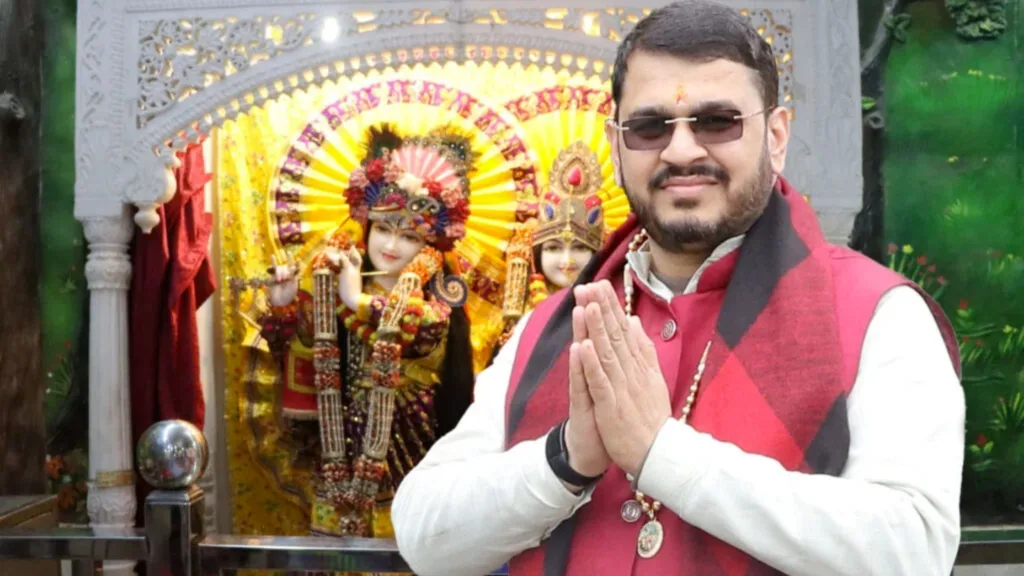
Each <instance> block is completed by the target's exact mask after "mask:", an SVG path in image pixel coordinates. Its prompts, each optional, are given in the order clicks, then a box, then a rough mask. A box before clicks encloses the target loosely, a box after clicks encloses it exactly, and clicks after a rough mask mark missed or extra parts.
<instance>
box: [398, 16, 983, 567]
mask: <svg viewBox="0 0 1024 576" xmlns="http://www.w3.org/2000/svg"><path fill="white" fill-rule="evenodd" d="M612 90H613V96H614V99H615V104H616V116H615V122H614V123H612V124H610V125H609V127H608V138H609V139H610V141H611V144H612V148H613V150H614V152H613V158H614V163H615V167H616V172H617V174H618V178H619V183H620V185H622V186H623V187H624V188H625V190H626V192H627V194H628V196H629V199H630V202H631V205H632V207H633V211H634V213H635V217H634V218H631V219H630V220H629V221H628V222H627V223H626V224H625V225H623V227H622V228H621V229H619V230H618V231H617V232H616V233H615V234H614V235H613V236H612V238H610V239H609V241H608V244H607V246H606V247H605V249H604V250H603V251H602V252H601V253H600V254H599V255H598V256H597V257H595V258H594V260H593V262H592V263H591V265H590V266H588V267H587V269H586V270H585V271H584V273H583V274H582V275H581V277H580V279H579V280H578V281H577V285H576V287H575V288H574V290H573V291H572V292H568V291H567V292H563V293H560V294H558V295H554V296H552V297H551V298H549V299H548V300H547V301H545V302H544V303H542V304H541V305H540V306H539V307H538V308H537V309H536V310H534V311H533V313H532V314H531V315H530V316H529V317H528V318H524V319H523V320H522V321H521V323H520V326H519V327H518V328H517V331H516V334H515V335H514V336H513V338H512V339H511V340H510V341H509V343H508V344H507V345H506V346H505V348H504V349H503V351H502V353H501V354H500V355H499V357H498V358H497V360H496V362H495V363H494V365H493V366H492V367H491V368H490V369H488V370H487V371H485V372H483V373H481V374H480V376H479V379H478V383H477V386H476V398H475V403H474V404H473V405H472V406H471V407H470V409H469V411H468V412H467V413H466V415H465V416H464V417H463V419H462V421H461V422H460V423H459V425H458V427H456V429H455V430H454V431H453V432H452V433H450V434H449V435H448V436H446V437H445V438H443V439H441V440H440V441H439V442H438V443H437V444H435V445H434V447H433V448H432V449H431V450H430V452H429V454H427V456H426V458H425V459H424V460H423V461H422V462H421V464H420V465H419V466H418V467H417V468H416V469H415V470H414V471H413V472H412V473H411V474H410V475H409V476H407V477H406V479H405V482H404V483H403V484H402V486H401V487H400V489H399V491H398V494H397V496H396V499H395V502H394V507H393V509H392V514H393V521H394V525H395V532H396V538H397V540H398V544H399V548H400V550H401V551H402V554H403V555H404V557H405V558H406V559H407V561H408V562H409V563H410V565H411V566H412V568H413V569H414V570H415V571H416V572H417V573H418V574H421V575H431V574H448V575H467V576H468V575H479V574H484V573H486V572H488V571H490V570H493V569H494V568H496V567H498V566H500V565H502V564H503V563H505V562H507V561H509V562H510V571H511V574H512V575H513V576H521V575H531V576H532V575H545V576H549V575H556V574H557V575H561V574H568V575H573V576H575V575H592V574H614V575H619V574H643V575H648V574H650V575H655V574H656V575H671V574H680V575H682V574H687V575H688V574H693V575H701V576H703V575H714V574H725V575H733V574H735V575H751V574H777V573H780V572H781V573H786V574H794V575H797V574H800V575H815V576H819V575H825V574H829V575H831V574H851V575H854V574H855V575H859V576H863V575H869V574H885V575H891V574H913V575H924V574H941V575H946V574H949V573H950V571H951V569H952V565H953V560H954V557H955V554H956V550H957V545H958V541H959V512H958V504H959V502H958V501H959V493H960V469H961V466H962V458H963V456H962V454H963V436H964V400H963V394H962V391H961V388H960V386H959V377H958V374H959V358H958V355H957V348H956V344H955V338H954V335H953V332H952V329H951V328H950V326H949V323H948V322H947V320H946V319H945V317H944V316H943V315H942V313H941V311H940V310H939V309H938V307H937V305H935V303H934V302H932V301H931V300H930V299H929V298H928V297H927V296H926V295H925V294H923V293H921V292H920V291H919V290H918V289H917V288H916V287H915V286H914V285H913V284H911V283H910V282H908V281H906V280H905V279H903V278H902V277H900V276H897V275H895V274H893V273H891V272H890V271H889V270H888V269H886V268H884V267H882V266H879V265H877V264H875V263H873V262H871V261H870V260H868V259H867V258H865V257H863V256H861V255H859V254H856V253H854V252H852V251H849V250H847V249H844V248H839V247H835V246H830V245H828V244H827V243H826V242H825V241H824V239H823V236H822V233H821V231H820V229H819V227H818V225H817V222H816V219H815V217H814V214H813V212H812V210H811V209H810V207H809V206H808V205H807V203H806V202H805V201H804V200H803V199H802V198H801V196H800V195H799V194H798V193H797V192H796V191H794V190H793V189H792V188H791V187H790V186H789V184H788V183H787V182H786V181H785V180H784V179H783V178H782V177H781V173H782V170H783V167H784V164H785V158H786V145H787V142H788V138H789V121H788V116H787V112H786V111H785V110H784V109H782V108H779V107H778V106H777V104H778V103H777V91H778V76H777V70H776V65H775V62H774V59H773V57H772V53H771V50H770V48H769V47H768V46H767V45H766V44H765V43H764V42H763V41H762V40H761V39H760V38H759V37H758V35H757V34H756V32H755V31H754V30H752V29H751V28H750V26H749V24H748V23H747V20H746V19H745V18H743V17H742V16H740V15H739V14H738V13H737V12H736V11H734V10H732V9H730V8H726V7H722V6H718V5H715V4H710V3H707V2H701V1H692V2H685V3H677V4H673V5H670V6H667V7H665V8H662V9H659V10H656V11H654V12H652V13H651V14H650V15H649V16H648V17H647V18H645V19H644V20H642V21H641V22H639V23H638V24H637V26H636V28H635V29H634V30H633V31H632V32H631V33H630V34H629V36H627V37H626V39H625V40H624V41H623V43H622V46H621V47H620V49H619V55H618V59H617V61H616V65H615V70H614V74H613V76H612Z"/></svg>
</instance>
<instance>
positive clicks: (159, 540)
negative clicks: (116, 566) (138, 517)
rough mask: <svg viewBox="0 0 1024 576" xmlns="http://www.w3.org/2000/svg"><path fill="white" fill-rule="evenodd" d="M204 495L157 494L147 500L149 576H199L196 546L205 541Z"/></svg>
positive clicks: (192, 491)
mask: <svg viewBox="0 0 1024 576" xmlns="http://www.w3.org/2000/svg"><path fill="white" fill-rule="evenodd" d="M204 511H205V508H204V505H203V491H202V489H201V488H199V487H198V486H194V485H193V486H190V487H188V488H185V489H184V490H157V491H154V492H152V493H150V495H149V497H148V498H146V510H145V520H146V539H147V540H148V541H149V545H150V549H149V559H148V560H147V563H146V573H147V574H148V575H149V576H167V575H169V574H173V575H174V576H199V575H200V572H199V554H198V553H195V551H196V546H195V545H197V544H198V543H199V541H200V540H202V538H203V514H204Z"/></svg>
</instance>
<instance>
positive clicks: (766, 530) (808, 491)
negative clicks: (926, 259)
mask: <svg viewBox="0 0 1024 576" xmlns="http://www.w3.org/2000/svg"><path fill="white" fill-rule="evenodd" d="M848 414H849V425H850V452H849V459H848V461H847V464H846V467H845V469H844V470H843V473H842V475H841V476H840V477H832V476H825V475H810V474H803V473H799V472H790V471H787V470H785V469H784V468H783V467H782V465H780V464H779V463H778V462H777V461H775V460H773V459H771V458H767V457H764V456H759V455H752V454H748V453H745V452H743V451H741V450H740V449H739V448H737V447H736V446H734V445H732V444H727V443H724V442H719V441H717V440H715V439H714V438H712V437H711V436H709V435H707V434H701V433H698V432H697V431H695V430H694V429H693V428H691V427H689V426H686V425H685V424H682V423H680V422H678V421H670V422H669V423H668V424H666V425H665V427H664V428H663V429H662V430H661V431H660V433H659V435H658V437H657V438H656V440H655V442H654V445H653V447H652V449H651V453H650V455H649V456H648V459H647V462H646V463H645V465H644V469H643V471H642V473H641V477H640V480H639V484H640V489H641V490H642V491H643V492H645V493H647V494H650V495H651V497H653V498H658V499H660V500H661V502H662V503H663V504H665V505H666V506H667V507H668V508H669V509H671V510H672V511H674V512H675V513H677V514H678V515H679V516H680V517H681V518H683V519H684V520H685V521H687V522H689V523H690V524H692V525H694V526H696V527H698V528H700V529H702V530H704V531H706V532H708V533H710V534H712V535H713V536H715V537H717V538H719V539H721V540H724V541H726V542H728V543H729V544H732V545H733V546H735V547H737V548H739V549H741V550H743V551H745V552H747V553H748V554H750V555H751V556H753V557H755V558H757V559H759V560H761V561H762V562H765V563H766V564H768V565H770V566H772V567H774V568H776V569H778V570H780V571H782V572H785V573H787V574H792V575H794V576H801V575H807V576H811V575H815V576H817V575H820V574H835V575H851V576H852V575H856V576H870V575H885V576H890V575H913V576H925V575H936V576H948V575H949V574H950V572H951V571H952V569H953V562H954V560H955V557H956V552H957V547H958V545H959V540H960V511H959V500H960V482H961V480H960V475H961V467H962V465H963V453H964V396H963V391H962V389H961V387H960V382H959V380H958V378H957V376H956V373H955V371H954V370H953V365H952V363H951V361H950V359H949V355H948V353H947V352H946V347H945V345H944V343H943V340H942V337H941V335H940V333H939V330H938V327H937V325H936V323H935V320H934V318H933V317H932V315H931V312H930V311H929V310H928V307H927V305H926V304H925V302H924V300H923V299H922V298H921V297H920V296H919V295H918V294H917V293H916V292H915V291H914V290H913V289H912V288H909V287H898V288H895V289H893V290H891V291H889V292H888V293H887V294H886V295H885V296H884V297H883V298H882V300H881V301H880V303H879V305H878V308H877V309H876V311H875V315H874V317H873V318H872V320H871V323H870V325H869V327H868V331H867V334H866V337H865V341H864V345H863V350H862V354H861V361H860V366H859V372H858V375H857V379H856V382H855V385H854V388H853V390H852V391H851V394H850V396H849V398H848Z"/></svg>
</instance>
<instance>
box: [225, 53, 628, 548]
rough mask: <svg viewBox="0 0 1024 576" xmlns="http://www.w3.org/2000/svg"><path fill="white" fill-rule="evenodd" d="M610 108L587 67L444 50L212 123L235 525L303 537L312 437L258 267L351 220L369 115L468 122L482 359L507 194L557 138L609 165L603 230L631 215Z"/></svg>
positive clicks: (494, 327) (521, 192) (543, 175)
mask: <svg viewBox="0 0 1024 576" xmlns="http://www.w3.org/2000/svg"><path fill="white" fill-rule="evenodd" d="M329 111H333V112H331V114H334V113H337V114H335V115H334V116H330V115H329V114H328V112H329ZM610 112H611V97H610V94H609V92H608V88H607V86H605V85H604V84H603V83H601V82H600V81H599V80H598V79H596V78H582V77H574V76H572V75H570V74H569V73H568V72H564V71H555V70H553V69H551V68H538V67H537V66H535V65H530V66H526V67H524V66H522V65H520V64H514V65H506V64H498V65H490V64H483V65H476V64H464V65H459V64H455V63H447V64H431V65H426V66H417V67H415V68H408V67H405V68H402V69H399V70H389V71H385V72H373V73H371V74H368V75H357V76H353V77H351V78H345V79H342V80H339V81H337V82H329V83H326V84H324V85H323V86H320V87H317V88H312V89H309V90H306V91H297V92H294V93H292V94H290V95H287V96H283V97H281V98H280V99H279V100H277V101H273V102H269V103H267V104H265V105H263V106H262V107H261V108H256V109H253V110H251V111H250V112H248V113H246V114H243V115H240V116H239V117H238V118H237V119H236V120H234V121H229V122H227V123H226V124H225V125H224V127H223V128H221V129H219V130H218V131H217V132H216V133H215V135H214V148H215V152H214V155H215V162H214V165H215V169H216V180H215V182H216V190H217V195H218V208H217V209H218V222H219V246H218V247H219V259H220V270H221V277H220V286H221V288H222V289H221V298H222V307H221V310H222V311H223V314H222V317H221V323H222V334H223V338H224V342H223V345H224V350H223V351H224V357H225V374H224V385H225V409H226V414H225V418H226V438H227V448H228V461H229V463H230V464H229V465H230V481H231V486H232V503H233V507H234V514H233V517H234V530H235V532H236V533H242V534H296V535H299V534H304V533H306V531H307V528H308V525H309V520H308V505H307V502H308V501H309V498H310V490H311V489H312V486H313V483H312V481H311V477H310V472H311V470H310V467H309V464H310V463H309V462H307V461H304V460H303V459H302V457H301V456H300V455H301V454H302V451H301V450H299V448H300V447H301V445H302V444H303V443H304V442H309V441H311V439H312V438H313V437H314V435H313V434H312V433H310V430H309V429H307V430H305V432H302V431H299V432H298V433H295V432H294V431H290V430H287V429H285V426H286V423H285V421H284V420H283V419H282V418H281V414H280V410H279V408H278V401H277V398H278V394H279V393H278V390H277V386H278V383H277V382H278V379H279V376H280V375H279V374H278V370H277V368H276V365H275V363H274V361H273V359H272V358H271V357H270V353H269V349H268V348H267V346H266V345H265V343H263V342H261V340H260V339H259V338H258V335H259V324H258V322H259V320H260V316H261V314H262V312H263V311H265V309H266V302H265V297H264V296H263V293H262V291H261V290H260V289H259V288H258V286H257V285H258V281H259V279H261V278H265V277H267V268H268V267H269V266H270V263H271V258H272V257H276V258H279V259H282V258H285V257H287V256H291V257H293V258H295V259H296V260H297V261H298V262H299V263H300V264H305V263H307V262H308V259H309V257H310V256H311V254H313V253H315V251H316V248H317V247H319V246H320V245H321V243H322V241H323V239H324V237H325V235H327V234H329V233H330V232H331V231H333V230H334V229H335V228H336V227H337V226H340V225H351V223H350V222H349V223H346V217H347V212H348V210H347V207H346V206H345V203H344V198H343V196H342V191H343V190H344V188H345V186H346V182H347V179H348V174H349V172H350V171H351V170H352V169H353V168H354V167H356V166H357V165H358V161H359V154H360V144H361V142H360V139H361V136H362V134H363V132H364V129H365V127H366V126H368V125H370V124H372V123H375V122H379V121H388V122H392V123H394V124H395V125H396V126H397V127H398V128H399V130H400V131H406V132H411V131H420V130H429V129H430V128H432V127H436V126H439V125H441V124H450V125H454V126H456V127H458V128H459V129H460V130H462V131H464V132H465V133H466V134H467V135H469V136H471V139H472V142H473V146H474V149H475V150H476V151H477V152H479V153H480V160H479V162H478V165H477V171H476V172H475V173H474V174H473V175H472V177H471V179H470V185H471V190H472V193H471V197H470V207H471V211H472V216H471V219H470V222H468V223H467V239H466V240H465V241H464V242H462V244H461V245H460V246H459V248H458V259H459V262H460V263H461V265H462V266H463V267H466V266H468V267H473V268H474V272H475V273H476V274H477V276H478V277H481V278H484V279H485V280H488V281H489V282H490V284H488V282H483V283H482V284H481V286H482V288H480V289H478V290H477V292H475V293H472V294H471V296H470V300H469V301H468V302H467V312H468V313H469V314H470V317H471V322H472V326H473V329H472V336H471V337H472V340H473V346H474V364H475V367H476V368H477V369H479V368H481V367H482V365H483V364H484V363H485V362H486V358H488V357H489V356H490V343H491V342H492V341H493V337H494V336H495V335H496V333H497V331H498V330H500V324H501V323H500V296H501V290H500V287H501V282H502V281H503V274H504V266H503V250H504V248H505V243H506V241H507V240H508V239H509V236H510V234H511V231H512V224H513V223H514V218H515V210H516V206H517V203H518V202H519V201H528V200H531V199H535V198H536V196H537V194H538V193H539V192H541V191H543V190H544V188H545V187H546V186H547V172H548V170H549V169H550V167H551V163H552V161H553V160H554V158H555V155H556V154H557V153H558V151H559V150H560V149H561V148H563V147H565V146H567V145H569V144H570V143H572V142H574V141H576V140H583V141H584V142H585V143H587V144H588V145H589V146H590V147H591V148H592V149H593V150H595V151H596V152H597V154H598V158H599V160H600V162H601V170H602V175H603V176H604V183H603V186H602V190H601V195H602V197H603V199H604V209H605V221H606V226H607V227H608V228H609V229H612V228H614V227H616V226H618V225H619V224H621V222H622V221H623V220H624V219H625V217H626V216H627V215H628V213H629V207H628V203H627V202H626V200H625V197H624V195H623V194H622V192H621V190H619V189H618V188H617V187H616V186H615V184H614V179H613V168H612V163H611V157H610V147H609V146H608V144H607V142H606V140H605V138H604V132H603V130H604V121H605V119H606V118H607V116H608V114H610ZM328 117H330V118H331V119H332V120H331V122H328V121H326V120H325V118H328ZM337 118H344V121H343V122H341V121H335V120H336V119H337ZM329 123H332V124H333V125H332V126H328V125H327V124H329ZM311 127H312V128H318V129H320V130H319V131H318V133H323V134H325V135H326V137H325V138H324V139H323V141H322V142H318V143H317V145H316V146H314V147H310V145H309V141H308V139H305V140H304V139H302V138H300V136H301V134H302V133H303V131H304V130H307V129H310V128H311ZM289 162H292V163H294V162H300V163H302V164H303V166H304V170H303V176H302V178H301V179H295V178H289V174H288V166H289ZM487 286H490V289H487Z"/></svg>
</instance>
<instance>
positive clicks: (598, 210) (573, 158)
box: [533, 141, 605, 252]
mask: <svg viewBox="0 0 1024 576" xmlns="http://www.w3.org/2000/svg"><path fill="white" fill-rule="evenodd" d="M548 180H549V184H548V191H547V193H545V194H544V197H543V198H542V199H541V205H540V209H539V211H538V212H539V214H538V217H539V220H540V221H539V225H538V227H537V230H536V232H534V234H533V245H534V246H537V245H540V244H543V243H544V242H546V241H548V240H552V239H555V238H560V239H562V240H564V241H566V242H571V241H573V240H578V241H580V242H582V243H583V244H584V245H585V246H587V247H588V248H590V249H592V250H594V251H595V252H597V251H598V250H600V249H601V245H602V244H603V243H604V237H605V231H604V211H603V209H602V202H601V197H600V196H599V195H598V191H599V190H600V188H601V165H600V163H599V162H598V159H597V154H596V153H595V152H594V151H593V150H591V149H590V148H589V147H588V146H587V145H586V144H585V143H583V142H582V141H576V142H573V143H572V144H570V145H569V146H568V147H566V148H564V149H563V150H562V151H561V152H559V153H558V156H556V157H555V161H554V163H553V165H552V167H551V173H550V176H549V178H548Z"/></svg>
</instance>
